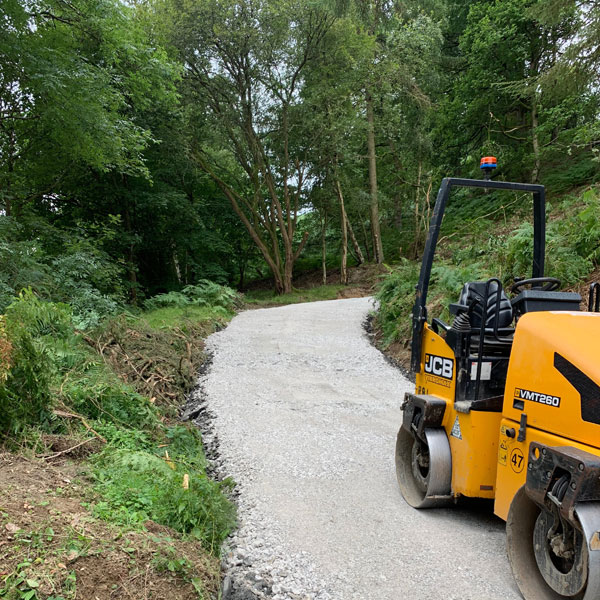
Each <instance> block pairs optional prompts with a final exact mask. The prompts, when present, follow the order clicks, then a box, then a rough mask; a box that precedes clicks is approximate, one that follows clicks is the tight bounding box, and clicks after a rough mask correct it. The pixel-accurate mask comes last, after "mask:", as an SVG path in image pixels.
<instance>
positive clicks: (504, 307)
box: [458, 281, 513, 330]
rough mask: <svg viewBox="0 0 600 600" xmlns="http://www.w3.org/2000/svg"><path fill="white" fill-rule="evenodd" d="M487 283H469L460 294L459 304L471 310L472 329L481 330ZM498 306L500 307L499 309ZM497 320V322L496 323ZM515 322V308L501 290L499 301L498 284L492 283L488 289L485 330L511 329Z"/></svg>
mask: <svg viewBox="0 0 600 600" xmlns="http://www.w3.org/2000/svg"><path fill="white" fill-rule="evenodd" d="M486 285H487V281H469V282H468V283H465V285H464V286H463V288H462V291H461V293H460V299H459V301H458V302H459V304H462V305H463V306H468V307H469V308H471V306H472V305H473V304H475V306H474V307H473V309H472V310H471V311H470V312H471V315H470V316H471V327H473V328H474V329H479V328H480V327H481V320H482V319H483V318H484V310H483V302H484V297H485V287H486ZM498 304H499V305H500V306H499V308H498ZM496 319H497V322H496ZM512 320H513V308H512V304H511V303H510V300H509V299H508V298H507V296H506V294H505V293H504V290H503V289H502V288H500V299H499V300H498V284H497V283H496V282H495V281H490V283H489V288H488V299H487V306H486V307H485V328H486V329H492V330H494V329H497V330H499V329H503V328H506V327H510V325H511V323H512Z"/></svg>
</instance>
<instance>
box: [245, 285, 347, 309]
mask: <svg viewBox="0 0 600 600" xmlns="http://www.w3.org/2000/svg"><path fill="white" fill-rule="evenodd" d="M346 287H347V286H345V285H340V284H330V285H320V286H318V287H314V288H310V289H306V290H294V291H293V292H291V293H290V294H281V295H278V294H276V293H275V292H273V291H272V290H255V291H250V292H248V293H247V294H246V297H245V300H246V304H249V305H252V306H271V305H273V304H280V305H282V306H283V305H284V304H298V303H299V302H317V301H319V300H335V299H336V298H337V296H338V292H339V291H340V290H343V289H344V288H346Z"/></svg>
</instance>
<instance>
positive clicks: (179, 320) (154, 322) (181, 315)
mask: <svg viewBox="0 0 600 600" xmlns="http://www.w3.org/2000/svg"><path fill="white" fill-rule="evenodd" d="M233 314H234V313H231V312H229V311H227V310H225V309H224V308H222V307H220V306H193V305H190V306H166V307H164V308H156V309H154V310H148V311H145V312H143V313H142V314H141V315H140V318H142V319H143V320H144V321H146V323H148V325H150V327H152V329H163V328H172V327H179V326H181V325H182V324H184V323H186V322H190V323H200V322H202V321H207V322H212V323H214V322H219V323H224V322H226V321H229V320H230V319H231V317H232V316H233Z"/></svg>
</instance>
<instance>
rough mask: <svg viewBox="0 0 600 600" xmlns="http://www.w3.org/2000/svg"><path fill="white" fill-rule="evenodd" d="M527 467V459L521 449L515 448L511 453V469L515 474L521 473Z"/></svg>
mask: <svg viewBox="0 0 600 600" xmlns="http://www.w3.org/2000/svg"><path fill="white" fill-rule="evenodd" d="M524 467H525V457H524V456H523V452H521V450H520V449H519V448H515V449H514V450H513V451H512V452H511V453H510V468H511V469H512V470H513V471H514V472H515V473H520V472H521V471H522V470H523V468H524Z"/></svg>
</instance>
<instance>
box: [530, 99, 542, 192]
mask: <svg viewBox="0 0 600 600" xmlns="http://www.w3.org/2000/svg"><path fill="white" fill-rule="evenodd" d="M538 124H539V123H538V110H537V95H536V94H534V95H533V98H532V99H531V142H532V144H533V171H532V172H531V183H537V182H538V179H539V175H540V167H541V159H540V140H539V137H538V133H537V128H538Z"/></svg>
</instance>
